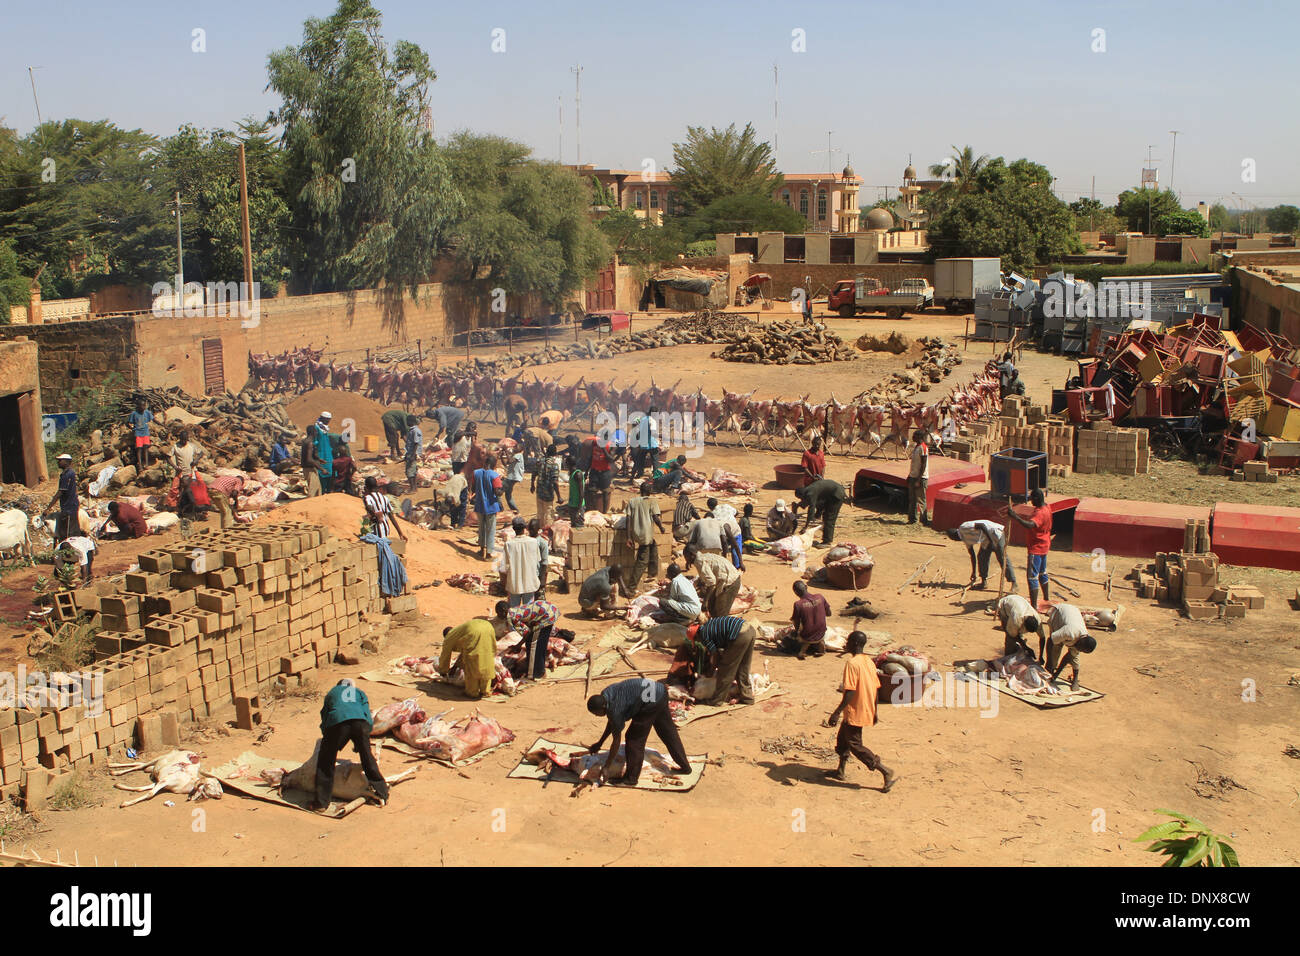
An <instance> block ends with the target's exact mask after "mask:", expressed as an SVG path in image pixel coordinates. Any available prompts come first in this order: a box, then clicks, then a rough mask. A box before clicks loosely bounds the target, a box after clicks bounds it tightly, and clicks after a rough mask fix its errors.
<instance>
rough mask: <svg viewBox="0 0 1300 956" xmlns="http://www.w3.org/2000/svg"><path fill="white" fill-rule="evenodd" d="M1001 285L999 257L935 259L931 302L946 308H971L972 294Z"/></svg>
mask: <svg viewBox="0 0 1300 956" xmlns="http://www.w3.org/2000/svg"><path fill="white" fill-rule="evenodd" d="M1001 288H1002V260H1001V259H996V258H990V259H936V260H934V304H935V305H941V306H943V307H944V308H946V309H947V310H948V311H949V312H970V311H972V310H974V308H975V296H976V295H978V294H979V293H981V292H997V291H998V290H999V289H1001Z"/></svg>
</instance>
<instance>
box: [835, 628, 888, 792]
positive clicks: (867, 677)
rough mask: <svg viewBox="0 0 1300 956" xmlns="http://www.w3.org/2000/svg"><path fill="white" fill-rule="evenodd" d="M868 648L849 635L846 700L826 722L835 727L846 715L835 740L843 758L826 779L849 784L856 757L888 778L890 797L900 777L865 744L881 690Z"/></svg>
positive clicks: (861, 638)
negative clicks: (850, 767)
mask: <svg viewBox="0 0 1300 956" xmlns="http://www.w3.org/2000/svg"><path fill="white" fill-rule="evenodd" d="M866 646H867V635H866V634H865V633H864V632H862V631H854V632H853V633H852V634H850V635H849V639H848V646H847V649H848V652H849V659H848V661H846V662H845V664H844V679H843V681H842V682H841V686H840V689H841V690H842V691H843V692H844V696H843V697H842V698H841V699H840V704H839V706H838V707H836V708H835V710H834V711H832V712H831V715H830V717H828V718H826V726H827V727H834V726H835V725H836V724H838V723H839V722H840V715H841V714H843V715H844V723H843V725H842V726H841V727H840V732H839V735H838V736H837V737H836V738H835V753H836V754H837V755H838V756H839V758H840V765H839V768H838V769H836V770H828V771H827V772H826V776H828V777H830V778H831V779H832V780H847V779H848V778H847V777H846V776H845V774H844V771H845V769H846V768H847V767H848V765H849V757H850V756H854V757H857V758H858V759H859V760H861V761H862V762H863V763H864V764H866V765H867V769H869V770H879V771H880V774H881V776H883V777H884V778H885V785H884V786H883V787H882V788H881V792H882V793H889V791H890V790H891V789H892V788H893V786H894V783H895V781H896V780H897V777H896V776H895V774H894V771H892V770H890V769H889V768H888V767H886V766H885V765H884V764H883V763H881V762H880V758H879V757H877V756H876V755H875V754H874V753H872V752H871V751H870V750H868V749H867V748H866V746H864V745H863V743H862V728H863V727H870V726H872V725H873V724H875V722H876V692H877V691H879V690H880V675H879V674H877V673H876V665H875V662H874V661H872V659H871V658H870V657H868V656H867V655H866V654H865V653H863V651H864V650H865V648H866Z"/></svg>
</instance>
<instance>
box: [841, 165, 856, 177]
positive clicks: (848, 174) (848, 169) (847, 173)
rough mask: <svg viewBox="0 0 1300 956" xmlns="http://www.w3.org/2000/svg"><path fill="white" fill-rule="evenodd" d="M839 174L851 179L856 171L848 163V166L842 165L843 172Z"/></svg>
mask: <svg viewBox="0 0 1300 956" xmlns="http://www.w3.org/2000/svg"><path fill="white" fill-rule="evenodd" d="M841 175H842V176H843V177H844V178H845V179H852V178H853V177H854V176H856V175H857V173H855V172H854V171H853V166H852V165H848V166H845V167H844V172H843V173H842V174H841Z"/></svg>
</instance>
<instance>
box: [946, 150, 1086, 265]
mask: <svg viewBox="0 0 1300 956" xmlns="http://www.w3.org/2000/svg"><path fill="white" fill-rule="evenodd" d="M1050 183H1051V175H1050V173H1049V172H1048V171H1047V169H1046V167H1044V166H1042V165H1040V164H1038V163H1031V162H1029V161H1028V160H1023V159H1021V160H1016V161H1015V162H1013V163H1012V164H1011V165H1009V166H1008V165H1007V164H1006V162H1005V161H1004V160H1003V159H1002V158H1001V157H998V158H996V159H992V160H988V161H987V162H986V163H984V164H983V165H982V167H981V168H980V170H979V172H978V173H976V174H975V176H974V177H972V178H971V179H970V181H969V188H968V191H967V192H965V193H960V194H954V195H953V196H952V197H951V198H949V199H947V200H940V201H938V202H935V204H934V205H933V206H932V207H931V208H932V209H933V210H934V212H933V216H932V218H931V221H930V223H929V224H928V225H927V227H926V228H927V230H928V237H929V242H930V248H931V249H932V250H933V252H934V254H935V255H936V256H940V257H948V256H1001V258H1002V264H1003V267H1004V268H1014V269H1019V270H1022V271H1024V270H1028V269H1030V268H1032V267H1033V266H1034V265H1035V264H1036V263H1039V262H1052V261H1055V260H1057V259H1059V258H1060V257H1061V256H1062V255H1065V254H1068V253H1072V252H1078V251H1081V249H1082V247H1081V246H1080V244H1079V239H1078V235H1077V233H1076V231H1075V227H1074V217H1073V214H1072V213H1071V211H1070V208H1069V207H1068V206H1067V205H1066V204H1065V203H1064V202H1062V201H1061V200H1060V199H1058V198H1057V197H1056V196H1054V195H1053V194H1052V191H1051V188H1050ZM930 201H931V202H934V200H933V199H931V200H930Z"/></svg>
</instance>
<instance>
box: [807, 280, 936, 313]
mask: <svg viewBox="0 0 1300 956" xmlns="http://www.w3.org/2000/svg"><path fill="white" fill-rule="evenodd" d="M933 302H934V289H933V288H932V287H931V286H930V283H929V282H927V281H926V280H925V279H904V280H903V281H902V282H900V283H899V284H898V287H897V288H894V289H888V288H886V287H885V286H883V285H882V284H881V282H880V280H879V279H871V278H867V277H866V276H859V277H858V278H856V279H841V280H840V281H839V282H837V283H835V288H834V289H832V290H831V293H830V295H829V296H827V298H826V306H827V308H829V309H834V310H835V311H836V312H838V313H839V315H840V318H843V319H851V318H853V316H855V315H857V314H858V313H859V312H883V313H885V314H886V315H888V316H889V317H890V318H894V319H901V318H902V317H903V316H904V315H906V314H907V313H909V312H920V311H921V310H923V309H925V308H926V307H928V306H929V305H931V304H932V303H933Z"/></svg>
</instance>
